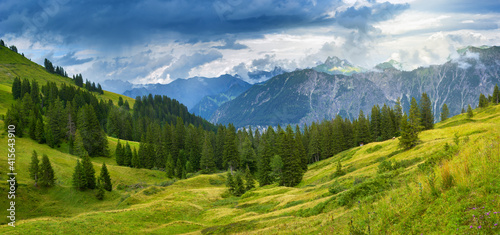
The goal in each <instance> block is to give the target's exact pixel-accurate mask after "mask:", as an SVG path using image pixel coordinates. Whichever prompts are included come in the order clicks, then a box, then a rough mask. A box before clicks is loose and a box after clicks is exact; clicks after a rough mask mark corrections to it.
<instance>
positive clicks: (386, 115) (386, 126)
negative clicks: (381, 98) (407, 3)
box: [380, 104, 396, 140]
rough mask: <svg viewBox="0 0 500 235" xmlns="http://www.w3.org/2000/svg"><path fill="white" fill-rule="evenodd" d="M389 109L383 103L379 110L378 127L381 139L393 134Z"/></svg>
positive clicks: (388, 137) (390, 136) (392, 123)
mask: <svg viewBox="0 0 500 235" xmlns="http://www.w3.org/2000/svg"><path fill="white" fill-rule="evenodd" d="M391 112H392V111H391V109H390V108H389V107H388V106H387V105H386V104H384V106H383V107H382V111H381V118H380V119H381V120H380V127H381V130H382V131H381V132H382V140H388V139H390V138H392V137H393V136H394V134H395V132H396V131H395V129H394V122H393V120H392V117H391Z"/></svg>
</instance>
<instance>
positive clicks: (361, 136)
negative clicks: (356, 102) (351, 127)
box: [356, 110, 370, 145]
mask: <svg viewBox="0 0 500 235" xmlns="http://www.w3.org/2000/svg"><path fill="white" fill-rule="evenodd" d="M369 128H370V122H369V121H368V119H367V118H366V117H365V115H364V113H363V110H359V116H358V125H357V127H356V143H357V145H359V144H368V143H370V130H369Z"/></svg>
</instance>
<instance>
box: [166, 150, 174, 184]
mask: <svg viewBox="0 0 500 235" xmlns="http://www.w3.org/2000/svg"><path fill="white" fill-rule="evenodd" d="M165 172H166V173H167V177H168V178H173V177H174V176H175V174H174V172H175V162H174V158H173V157H172V154H171V153H169V154H168V157H167V162H166V163H165Z"/></svg>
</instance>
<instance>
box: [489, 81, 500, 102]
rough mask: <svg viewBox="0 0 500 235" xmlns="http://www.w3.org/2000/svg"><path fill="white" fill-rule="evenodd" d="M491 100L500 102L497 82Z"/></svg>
mask: <svg viewBox="0 0 500 235" xmlns="http://www.w3.org/2000/svg"><path fill="white" fill-rule="evenodd" d="M491 102H492V103H493V104H498V103H499V102H500V90H499V89H498V84H495V88H494V89H493V95H492V97H491Z"/></svg>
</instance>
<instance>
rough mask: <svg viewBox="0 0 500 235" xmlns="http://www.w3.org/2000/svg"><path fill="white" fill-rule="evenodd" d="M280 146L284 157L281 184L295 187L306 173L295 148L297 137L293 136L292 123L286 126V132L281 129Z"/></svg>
mask: <svg viewBox="0 0 500 235" xmlns="http://www.w3.org/2000/svg"><path fill="white" fill-rule="evenodd" d="M279 135H280V146H279V147H280V148H281V152H282V159H283V177H282V178H281V182H280V185H283V186H287V187H293V186H295V185H297V184H299V183H300V181H301V180H302V176H303V174H304V172H303V170H302V166H301V162H302V160H301V159H300V156H298V154H297V150H296V148H295V146H296V144H295V139H294V138H293V130H292V127H291V126H290V125H288V126H287V128H286V133H285V132H283V131H281V133H280V134H279Z"/></svg>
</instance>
